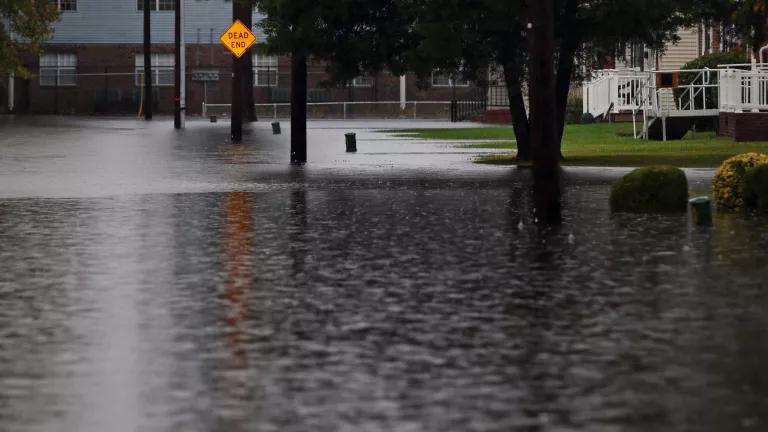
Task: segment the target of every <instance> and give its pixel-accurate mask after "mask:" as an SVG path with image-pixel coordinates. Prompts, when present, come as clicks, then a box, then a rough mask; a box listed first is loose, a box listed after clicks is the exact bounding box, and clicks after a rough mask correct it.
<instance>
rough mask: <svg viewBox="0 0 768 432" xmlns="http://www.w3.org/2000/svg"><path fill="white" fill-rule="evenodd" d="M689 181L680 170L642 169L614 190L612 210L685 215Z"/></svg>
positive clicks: (627, 177) (620, 182)
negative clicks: (679, 213) (683, 213)
mask: <svg viewBox="0 0 768 432" xmlns="http://www.w3.org/2000/svg"><path fill="white" fill-rule="evenodd" d="M687 205H688V180H687V179H686V178H685V173H684V172H683V171H682V170H680V169H679V168H675V167H671V166H649V167H645V168H638V169H636V170H634V171H632V172H631V173H629V174H627V175H625V176H624V177H622V178H620V179H619V180H617V181H616V182H615V183H614V184H613V186H612V187H611V210H612V211H614V212H628V213H677V212H681V213H682V212H685V211H686V208H687Z"/></svg>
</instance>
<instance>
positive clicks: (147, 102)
mask: <svg viewBox="0 0 768 432" xmlns="http://www.w3.org/2000/svg"><path fill="white" fill-rule="evenodd" d="M150 13H151V10H150V0H144V119H145V120H152V102H153V101H152V38H151V36H150V35H151V33H152V31H151V27H150V24H151V23H150Z"/></svg>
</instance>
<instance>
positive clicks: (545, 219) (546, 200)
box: [528, 0, 562, 225]
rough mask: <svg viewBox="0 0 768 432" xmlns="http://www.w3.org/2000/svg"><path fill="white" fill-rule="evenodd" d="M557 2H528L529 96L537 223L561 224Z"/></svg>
mask: <svg viewBox="0 0 768 432" xmlns="http://www.w3.org/2000/svg"><path fill="white" fill-rule="evenodd" d="M553 2H554V0H529V1H528V11H529V13H530V23H531V25H530V30H529V32H528V33H529V38H528V39H529V43H530V49H529V53H530V67H529V85H528V95H529V100H530V107H531V119H530V125H531V150H532V156H533V170H534V172H533V180H534V185H533V200H534V205H535V209H534V211H535V216H534V217H535V220H536V221H537V223H539V224H543V225H559V224H560V223H561V221H562V217H561V213H560V179H559V159H560V146H559V143H558V142H557V127H558V125H557V109H556V106H555V105H556V97H555V70H554V68H555V65H554V59H553V55H552V53H553V52H554V48H555V36H554V5H553Z"/></svg>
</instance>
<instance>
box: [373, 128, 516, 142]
mask: <svg viewBox="0 0 768 432" xmlns="http://www.w3.org/2000/svg"><path fill="white" fill-rule="evenodd" d="M385 132H388V133H394V134H395V135H396V136H399V137H404V138H424V139H436V140H514V139H515V133H514V132H513V131H512V128H511V127H479V128H459V129H397V130H389V131H385Z"/></svg>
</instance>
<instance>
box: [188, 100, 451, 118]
mask: <svg viewBox="0 0 768 432" xmlns="http://www.w3.org/2000/svg"><path fill="white" fill-rule="evenodd" d="M254 106H255V107H256V109H257V112H258V114H259V116H260V117H271V118H272V119H275V120H276V119H279V118H289V117H290V107H291V104H290V103H284V102H281V103H258V104H254ZM450 107H451V101H406V102H405V103H403V102H400V101H357V102H344V101H342V102H308V103H307V111H308V112H307V115H308V117H309V118H324V119H340V120H349V119H354V118H371V117H395V118H403V117H406V118H413V119H418V118H445V117H447V116H448V115H450ZM230 108H231V104H206V103H205V102H203V104H202V115H203V117H209V116H211V115H216V114H219V115H221V114H224V115H226V114H228V113H229V110H230Z"/></svg>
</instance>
